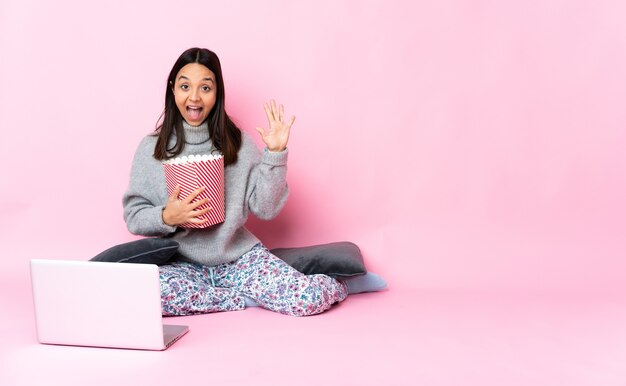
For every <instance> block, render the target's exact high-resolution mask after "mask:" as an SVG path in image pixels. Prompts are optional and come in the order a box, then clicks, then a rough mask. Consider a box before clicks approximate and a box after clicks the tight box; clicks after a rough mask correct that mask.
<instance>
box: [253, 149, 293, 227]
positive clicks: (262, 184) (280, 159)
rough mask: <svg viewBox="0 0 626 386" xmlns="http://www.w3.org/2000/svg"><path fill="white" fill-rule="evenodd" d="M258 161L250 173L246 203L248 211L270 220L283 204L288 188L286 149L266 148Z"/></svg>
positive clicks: (257, 151) (262, 218)
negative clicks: (271, 149) (274, 150)
mask: <svg viewBox="0 0 626 386" xmlns="http://www.w3.org/2000/svg"><path fill="white" fill-rule="evenodd" d="M254 150H255V151H256V153H257V159H258V163H256V165H255V166H254V168H253V170H252V173H251V174H250V180H251V181H250V188H251V189H249V198H248V205H249V208H250V211H251V212H252V213H253V214H254V215H255V216H256V217H258V218H259V219H261V220H271V219H273V218H274V217H276V216H278V214H279V213H280V211H281V210H282V208H283V207H284V206H285V202H286V201H287V196H288V194H289V189H288V187H287V157H288V149H285V150H284V151H281V152H271V151H269V150H268V149H267V148H265V149H264V150H263V152H262V153H261V154H260V155H259V154H258V153H259V150H258V149H257V148H256V146H255V149H254Z"/></svg>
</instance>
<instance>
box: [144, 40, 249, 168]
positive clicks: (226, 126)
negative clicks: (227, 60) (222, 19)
mask: <svg viewBox="0 0 626 386" xmlns="http://www.w3.org/2000/svg"><path fill="white" fill-rule="evenodd" d="M189 63H199V64H202V65H203V66H205V67H206V68H208V69H209V70H211V71H212V72H213V74H215V83H216V86H217V87H216V93H217V96H216V100H215V105H214V106H213V109H212V110H211V112H210V113H209V116H208V117H207V119H206V121H207V123H208V125H209V138H211V141H212V142H213V145H214V146H215V147H216V148H217V149H218V150H219V151H220V152H221V153H222V155H223V156H224V165H225V166H226V165H230V164H233V163H235V162H237V153H238V152H239V148H240V147H241V130H240V129H239V128H238V127H237V125H235V123H234V122H233V121H232V120H231V119H230V117H229V116H228V114H226V110H225V107H224V106H225V102H224V99H225V93H224V79H223V77H222V66H221V65H220V60H219V58H218V57H217V55H216V54H215V53H214V52H212V51H210V50H207V49H206V48H190V49H188V50H187V51H185V52H183V53H182V54H181V55H180V57H179V58H178V60H176V63H174V67H172V71H170V75H169V76H168V78H167V87H166V91H165V109H164V110H163V113H162V114H161V117H160V118H159V122H161V124H158V123H157V128H156V130H155V133H156V135H157V136H158V139H157V143H156V146H155V147H154V155H153V156H154V158H156V159H158V160H166V159H169V158H173V157H176V156H177V155H179V154H180V153H181V152H182V151H183V148H184V146H185V131H184V129H183V117H182V115H181V114H180V111H179V110H178V107H177V106H176V100H175V98H174V91H173V88H174V84H175V82H176V75H177V74H178V72H179V71H180V69H181V68H183V67H185V66H186V65H187V64H189ZM161 119H162V120H161ZM172 133H175V134H176V143H175V144H174V146H173V147H171V148H168V146H167V145H168V142H169V139H170V137H171V136H172Z"/></svg>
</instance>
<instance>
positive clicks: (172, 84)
mask: <svg viewBox="0 0 626 386" xmlns="http://www.w3.org/2000/svg"><path fill="white" fill-rule="evenodd" d="M170 90H172V93H174V83H172V81H171V80H170Z"/></svg>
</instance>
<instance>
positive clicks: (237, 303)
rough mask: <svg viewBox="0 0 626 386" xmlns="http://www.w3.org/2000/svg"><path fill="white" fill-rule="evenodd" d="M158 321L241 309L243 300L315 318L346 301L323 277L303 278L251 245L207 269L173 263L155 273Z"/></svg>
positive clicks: (340, 287)
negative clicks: (158, 288)
mask: <svg viewBox="0 0 626 386" xmlns="http://www.w3.org/2000/svg"><path fill="white" fill-rule="evenodd" d="M159 273H160V279H161V305H162V310H163V315H164V316H174V315H192V314H201V313H209V312H219V311H234V310H241V309H244V308H245V301H244V296H247V297H249V298H251V299H253V300H255V301H256V302H257V303H258V304H259V305H260V306H261V307H263V308H267V309H269V310H272V311H276V312H279V313H281V314H286V315H294V316H307V315H314V314H319V313H321V312H323V311H325V310H327V309H329V308H330V306H331V305H332V304H333V303H336V302H340V301H342V300H344V299H345V298H346V296H348V292H347V288H346V285H345V284H344V283H342V282H340V281H337V280H335V279H333V278H331V277H329V276H326V275H304V274H302V273H300V272H298V271H296V270H295V269H294V268H292V267H291V266H290V265H288V264H287V263H285V262H284V261H282V260H280V259H279V258H278V257H276V256H274V255H272V254H271V253H270V252H269V251H268V250H267V248H265V247H264V246H263V245H261V244H257V245H256V246H254V247H253V248H252V249H251V250H250V251H248V252H247V253H246V254H244V255H243V256H241V257H240V258H239V259H237V260H235V261H233V262H231V263H226V264H221V265H217V266H214V267H207V266H203V265H200V264H194V263H187V262H175V263H172V264H168V265H163V266H160V267H159Z"/></svg>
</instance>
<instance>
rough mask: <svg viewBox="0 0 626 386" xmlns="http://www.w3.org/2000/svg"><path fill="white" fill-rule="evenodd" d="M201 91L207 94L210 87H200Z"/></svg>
mask: <svg viewBox="0 0 626 386" xmlns="http://www.w3.org/2000/svg"><path fill="white" fill-rule="evenodd" d="M202 91H204V92H209V91H211V87H209V86H202Z"/></svg>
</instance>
